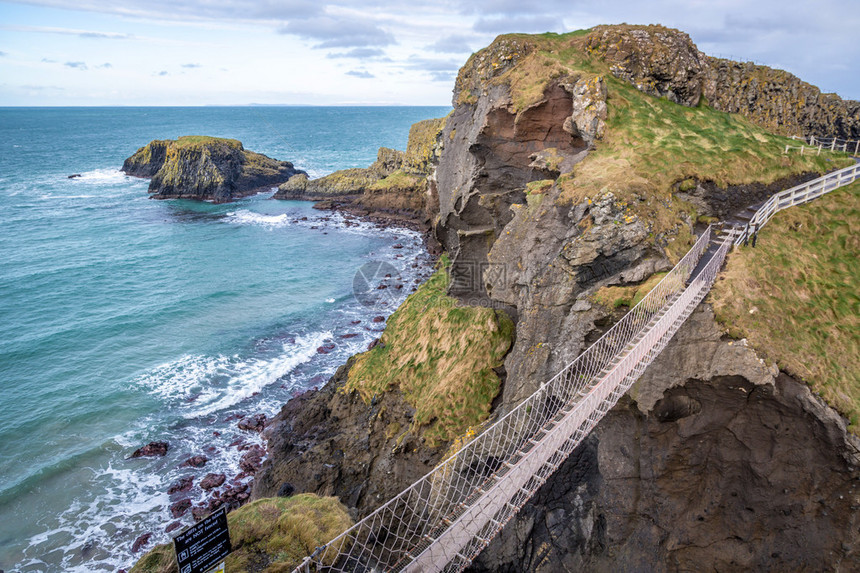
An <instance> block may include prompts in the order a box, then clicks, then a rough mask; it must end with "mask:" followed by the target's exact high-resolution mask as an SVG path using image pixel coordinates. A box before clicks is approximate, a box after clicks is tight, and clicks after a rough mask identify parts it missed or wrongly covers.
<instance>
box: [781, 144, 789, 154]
mask: <svg viewBox="0 0 860 573" xmlns="http://www.w3.org/2000/svg"><path fill="white" fill-rule="evenodd" d="M786 153H788V146H787V145H786V146H785V151H783V152H782V154H783V155H785V154H786Z"/></svg>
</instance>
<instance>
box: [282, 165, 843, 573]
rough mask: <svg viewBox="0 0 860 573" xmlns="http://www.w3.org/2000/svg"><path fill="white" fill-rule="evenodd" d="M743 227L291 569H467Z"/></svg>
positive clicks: (688, 262) (699, 244) (635, 368)
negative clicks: (501, 413) (473, 434)
mask: <svg viewBox="0 0 860 573" xmlns="http://www.w3.org/2000/svg"><path fill="white" fill-rule="evenodd" d="M858 177H860V167H858V166H855V167H853V168H847V169H843V170H840V171H837V172H834V173H831V174H829V175H826V176H824V177H821V178H819V179H817V180H815V181H811V182H809V183H806V184H804V185H799V186H797V187H795V188H792V189H789V190H787V191H783V192H782V193H778V194H777V195H775V196H774V197H772V198H771V200H769V201H768V202H766V203H765V205H763V206H762V208H761V209H759V211H758V212H757V213H756V216H759V214H760V213H761V214H762V215H761V217H760V218H759V219H756V218H754V220H755V221H757V222H759V223H760V224H764V223H765V222H767V220H769V218H770V217H771V216H772V215H773V213H774V212H776V210H780V209H784V208H786V207H787V206H790V205H795V204H799V203H804V202H806V201H809V200H811V199H813V198H815V197H818V196H820V195H822V194H824V193H826V192H829V191H832V190H833V189H835V188H837V187H839V186H842V185H846V184H848V183H850V182H851V181H853V180H855V179H857V178H858ZM748 230H749V228H747V229H745V230H743V231H739V230H736V229H732V230H730V231H729V232H727V233H725V234H724V235H723V236H722V237H720V240H719V247H718V249H717V251H716V252H715V253H714V255H713V256H712V257H711V258H710V259H709V260H708V261H707V263H706V264H705V266H704V268H703V269H702V270H701V271H700V272H699V273H698V274H696V276H695V277H692V279H691V275H692V273H693V271H694V269H695V268H696V266H697V263H698V262H699V260H700V258H701V257H702V254H703V253H704V252H705V250H706V248H707V245H708V244H709V242H710V241H711V238H712V234H713V233H714V231H713V229H712V227H708V228H707V229H706V231H705V232H704V233H703V234H702V235H701V237H699V239H698V240H697V241H696V243H695V245H694V246H693V248H692V249H690V251H689V252H688V253H687V254H686V255H685V256H684V257H683V258H682V259H681V261H679V263H678V264H677V265H676V266H675V267H674V268H673V269H672V270H671V271H670V272H669V273H668V274H667V275H666V276H665V277H664V278H663V280H661V281H660V283H659V284H658V285H657V286H656V287H654V288H653V289H652V290H651V291H650V292H649V293H648V294H647V295H646V296H645V297H644V298H643V299H642V301H641V302H640V303H639V304H637V305H636V306H634V307H633V308H632V309H631V310H630V311H629V312H628V313H627V314H626V315H625V316H624V317H623V318H622V319H621V320H620V321H619V322H618V323H616V324H615V325H614V326H613V327H612V328H610V329H609V330H608V331H607V332H606V333H605V334H604V335H603V336H602V337H601V338H600V339H598V340H597V342H595V343H594V344H592V345H591V346H589V347H588V348H587V349H586V350H585V351H584V352H583V353H581V354H580V355H579V356H577V358H576V359H574V360H573V361H572V362H571V363H569V364H568V365H567V366H565V367H564V368H563V369H562V370H561V371H560V372H559V373H558V374H556V375H555V376H553V377H552V378H551V379H550V380H548V381H547V382H545V383H544V384H542V385H541V386H540V387H539V388H538V389H537V390H536V391H535V392H534V393H533V394H532V395H530V396H529V397H528V398H526V399H525V400H523V401H522V402H520V403H519V404H518V405H517V406H515V407H514V408H513V409H512V410H511V411H510V412H508V413H507V414H505V415H504V416H502V417H500V418H499V419H498V420H496V421H495V422H493V423H492V424H490V425H488V426H487V427H486V428H484V430H483V431H482V432H481V433H479V434H478V435H477V436H476V437H475V438H474V439H473V440H471V441H470V442H468V443H467V444H465V445H464V446H463V447H462V448H460V449H459V450H457V451H456V452H454V453H453V454H452V455H450V456H449V457H447V458H446V459H445V460H443V461H442V462H441V463H440V464H439V465H437V466H436V467H435V468H434V469H433V470H431V471H430V472H429V473H428V474H427V475H425V476H424V477H422V478H421V479H419V480H418V481H416V482H415V483H413V484H412V485H411V486H409V487H407V488H406V489H405V490H404V491H403V492H401V493H400V494H398V495H397V496H395V497H394V498H393V499H391V500H390V501H388V502H387V503H385V504H384V505H383V506H381V507H380V508H378V509H377V510H375V511H374V512H372V513H371V514H369V515H368V516H367V517H365V518H364V519H362V520H361V521H359V522H358V523H356V524H355V525H354V526H353V527H351V528H350V529H348V530H347V531H345V532H344V533H342V534H341V535H339V536H338V537H336V538H335V539H333V540H332V541H330V542H329V543H327V544H326V545H324V546H322V547H319V548H317V550H316V551H315V552H314V554H313V555H311V556H309V557H307V558H305V560H304V561H303V562H302V564H301V565H299V567H297V568H296V569H295V571H296V572H310V571H330V572H344V573H345V572H347V571H371V570H373V571H415V572H418V571H420V572H421V573H429V572H436V571H449V572H454V571H462V570H463V569H464V568H465V567H467V566H468V564H469V563H471V561H472V560H473V559H474V558H475V557H476V556H477V555H478V553H480V551H481V550H482V549H483V548H484V547H486V545H488V544H489V542H490V540H491V539H492V538H493V537H494V536H495V535H496V534H497V533H498V532H499V531H500V530H501V529H502V527H504V525H505V524H506V523H507V522H508V521H509V520H510V519H511V518H512V517H513V516H514V515H516V513H517V512H518V511H519V509H520V508H521V507H522V506H523V505H524V504H525V503H526V502H527V501H528V500H529V499H530V498H531V496H532V495H533V494H534V493H535V492H536V491H537V489H538V488H539V487H540V486H541V485H543V483H545V482H546V480H547V479H548V478H549V476H550V475H551V474H552V473H553V472H554V471H555V469H556V468H557V467H558V466H559V465H560V464H561V463H562V462H563V461H564V460H565V459H567V457H568V456H569V455H570V453H571V452H572V451H573V450H574V448H576V446H577V445H578V444H579V443H580V442H581V441H582V440H583V439H584V438H585V437H586V436H587V435H588V434H589V432H590V431H591V430H592V429H593V428H594V427H595V426H596V425H597V423H598V422H599V421H600V419H601V418H602V417H603V416H604V415H605V414H606V412H608V411H609V409H610V408H612V406H613V405H614V404H615V403H616V402H617V401H618V399H619V398H620V397H621V396H622V395H623V394H624V393H625V392H626V391H627V390H628V389H629V388H630V386H631V385H632V384H633V382H635V380H636V379H637V378H638V377H639V376H640V375H641V373H642V372H643V371H644V370H645V368H646V367H647V366H648V364H650V363H651V361H653V359H654V358H655V357H656V356H657V355H658V354H659V353H660V351H662V349H663V348H664V347H665V346H666V344H668V342H669V340H671V338H672V336H674V334H675V332H676V331H677V329H678V328H680V325H681V324H683V322H684V321H685V320H686V318H687V317H688V316H689V314H690V313H691V312H692V311H693V309H695V307H696V306H698V304H699V302H701V300H702V299H703V298H704V296H705V295H706V294H707V293H708V291H709V290H710V288H711V285H712V284H713V282H714V280H715V279H716V275H717V273H718V272H719V269H720V267H721V266H722V263H723V261H724V259H725V257H726V254H727V253H728V251H729V249H730V248H731V247H732V245H733V244H739V243H740V242H742V240H743V236H744V235H745V234H746V233H747V232H748ZM736 238H737V240H736ZM688 282H689V284H688Z"/></svg>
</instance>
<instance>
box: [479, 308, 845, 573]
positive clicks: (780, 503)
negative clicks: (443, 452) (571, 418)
mask: <svg viewBox="0 0 860 573" xmlns="http://www.w3.org/2000/svg"><path fill="white" fill-rule="evenodd" d="M630 395H631V396H632V397H633V398H634V399H631V398H627V397H625V398H623V399H622V401H621V402H620V403H619V404H618V405H617V406H616V407H615V408H613V409H612V410H611V411H610V412H609V414H607V416H606V417H605V418H604V419H603V420H602V421H601V422H600V424H598V426H597V428H595V430H594V431H593V432H592V433H591V435H590V436H589V437H588V438H587V439H586V440H585V441H584V442H583V443H582V444H581V445H580V446H579V447H578V448H577V450H576V451H574V453H573V454H572V455H571V456H570V458H568V460H567V461H566V462H564V464H563V465H562V466H561V467H560V468H559V470H558V471H557V472H556V473H555V474H554V475H553V476H552V477H551V478H550V480H549V481H548V482H547V483H546V484H545V485H544V486H543V487H542V488H541V490H540V491H539V492H538V493H537V495H536V496H535V497H534V498H533V499H532V500H531V501H530V502H529V503H528V504H527V505H526V506H525V507H524V508H523V510H522V511H521V512H520V513H519V514H518V516H517V517H516V518H514V519H513V520H512V521H511V522H510V523H509V524H508V525H507V526H506V527H505V529H504V530H503V531H502V533H501V535H500V536H499V537H497V538H496V539H495V540H494V541H493V542H492V543H491V544H490V546H489V547H488V548H487V549H485V550H484V552H483V553H482V554H481V555H480V556H479V557H478V559H477V560H476V562H475V563H474V564H473V566H472V568H471V570H472V571H510V572H513V571H535V572H557V571H582V570H587V571H619V570H622V571H632V570H640V571H641V570H645V571H698V570H702V569H707V570H714V571H750V570H755V571H762V570H765V571H856V570H858V569H860V512H858V509H860V450H858V441H857V438H856V437H854V436H853V435H851V434H847V433H846V425H845V421H844V420H843V419H842V418H840V417H839V416H838V415H837V414H836V413H835V412H834V411H833V410H832V409H830V408H829V407H828V406H827V405H826V404H824V403H823V402H822V401H821V400H820V399H819V398H817V397H816V396H814V395H812V394H811V393H810V391H809V390H808V388H807V387H806V386H805V385H804V384H802V383H798V382H797V381H795V380H793V379H792V378H790V377H788V376H786V375H785V374H781V373H779V372H778V371H776V370H775V369H773V368H771V367H768V366H767V365H766V364H765V363H764V362H763V361H761V360H760V359H759V358H758V357H757V356H756V355H755V353H754V352H753V351H752V350H751V349H750V348H748V347H747V346H746V345H745V344H743V343H742V342H738V341H731V340H726V339H723V337H722V336H721V332H720V329H719V328H718V326H717V325H716V324H715V323H714V320H713V314H712V312H711V310H710V307H709V306H708V305H706V304H705V305H702V306H700V307H699V308H698V309H697V310H696V311H695V312H694V313H693V315H692V316H691V317H690V319H688V321H687V322H686V323H685V324H684V325H683V326H682V327H681V329H680V330H679V331H678V333H677V334H676V336H675V338H674V339H673V340H672V342H670V344H669V346H668V347H667V348H666V350H665V351H664V352H663V353H662V354H661V355H660V356H659V357H658V358H657V360H656V361H655V362H654V363H653V364H652V365H651V366H650V367H649V368H648V370H647V371H646V372H645V374H644V375H643V377H642V378H641V379H640V381H639V382H637V384H636V387H635V391H633V392H631V394H630Z"/></svg>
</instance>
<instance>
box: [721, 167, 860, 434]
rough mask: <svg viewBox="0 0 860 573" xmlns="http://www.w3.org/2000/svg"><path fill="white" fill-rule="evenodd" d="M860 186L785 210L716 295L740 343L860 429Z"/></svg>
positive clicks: (735, 262)
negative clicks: (805, 386) (743, 340)
mask: <svg viewBox="0 0 860 573" xmlns="http://www.w3.org/2000/svg"><path fill="white" fill-rule="evenodd" d="M858 257H860V183H854V184H852V185H849V186H847V187H845V188H843V189H839V190H837V191H834V192H832V193H829V194H828V195H825V196H824V197H821V198H820V199H816V200H815V201H813V202H811V203H809V204H807V205H803V206H798V207H792V208H790V209H787V210H785V211H781V212H779V213H777V214H776V215H775V216H774V218H773V219H772V220H771V221H770V222H769V223H768V225H767V226H766V227H764V228H763V229H762V231H761V232H760V233H759V237H758V244H757V246H756V248H752V247H745V248H741V249H740V250H738V251H736V252H734V253H733V254H731V255H730V256H729V258H728V262H727V264H726V270H725V271H724V272H723V274H722V275H721V276H720V278H719V280H718V281H717V283H716V285H715V286H714V289H713V290H712V294H711V302H712V303H713V306H714V311H715V313H716V316H717V319H718V320H719V321H720V322H721V323H722V324H723V325H724V326H725V327H726V328H727V329H728V331H729V334H731V335H732V336H734V337H736V338H746V339H747V340H748V341H749V343H750V344H751V345H752V346H753V347H754V348H755V349H756V351H757V352H758V353H759V354H761V355H763V356H765V357H766V358H767V359H769V360H772V361H775V362H776V363H777V364H778V365H779V367H780V368H781V369H782V370H785V371H786V372H788V373H790V374H792V375H793V376H795V377H797V378H799V379H802V380H804V381H805V382H806V383H807V384H808V385H809V386H810V388H811V389H812V390H813V391H814V392H817V393H818V394H820V395H821V397H822V398H824V399H825V400H826V401H827V402H828V403H829V404H830V405H831V406H833V407H834V408H836V409H837V410H838V411H839V412H840V413H842V414H843V415H844V416H846V417H847V418H848V420H849V421H850V423H851V430H852V431H853V432H854V433H855V434H857V433H858V432H860V360H858V356H860V293H858V285H860V265H858V264H857V260H858Z"/></svg>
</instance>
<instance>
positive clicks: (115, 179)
mask: <svg viewBox="0 0 860 573" xmlns="http://www.w3.org/2000/svg"><path fill="white" fill-rule="evenodd" d="M127 178H128V175H126V174H125V173H123V172H122V171H120V170H119V169H95V170H93V171H85V172H84V173H81V176H80V177H75V178H74V179H73V180H72V181H80V182H83V183H90V184H91V183H98V184H101V183H119V182H123V181H125V180H126V179H127Z"/></svg>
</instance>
